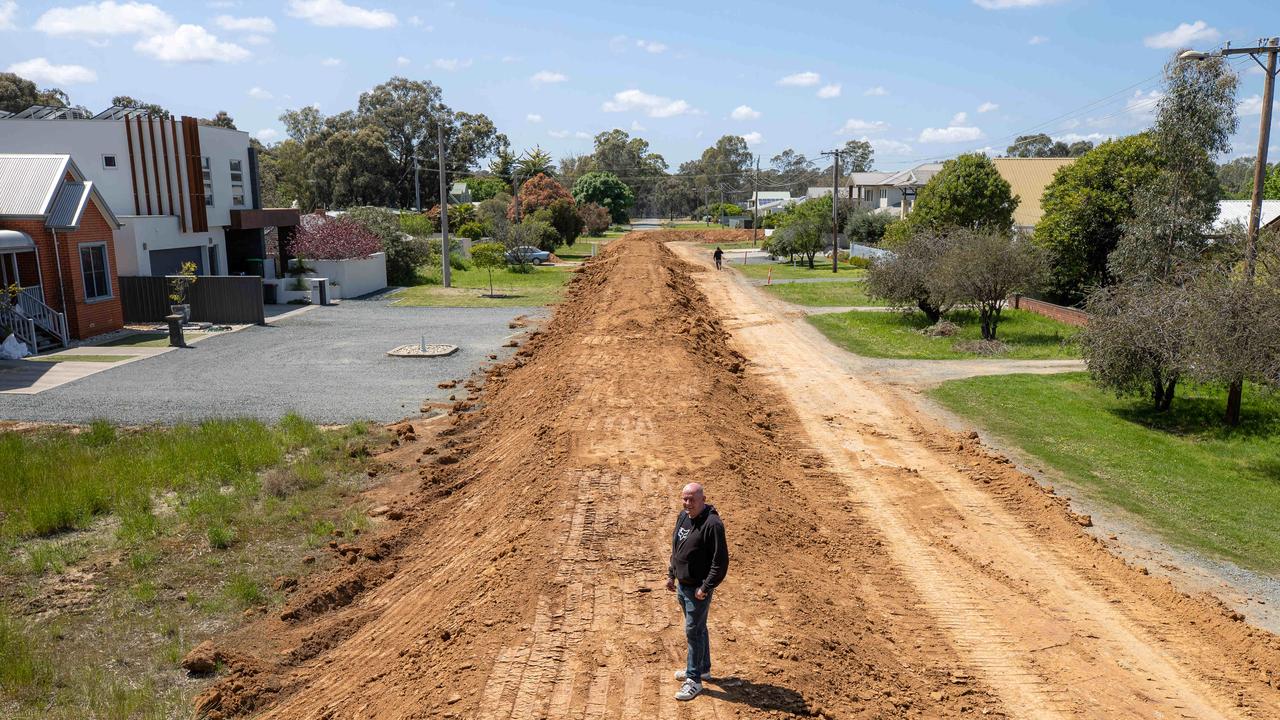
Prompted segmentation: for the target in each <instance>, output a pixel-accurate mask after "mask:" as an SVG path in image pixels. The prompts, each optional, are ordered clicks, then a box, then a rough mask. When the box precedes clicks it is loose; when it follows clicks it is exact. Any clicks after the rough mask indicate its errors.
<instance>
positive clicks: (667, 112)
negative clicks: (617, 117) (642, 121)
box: [600, 89, 693, 118]
mask: <svg viewBox="0 0 1280 720" xmlns="http://www.w3.org/2000/svg"><path fill="white" fill-rule="evenodd" d="M600 109H601V110H604V111H605V112H627V111H629V110H641V111H643V112H644V114H645V115H648V116H649V117H653V118H665V117H674V116H676V115H684V114H685V113H689V112H693V107H691V106H690V105H689V103H687V102H685V101H684V100H672V99H671V98H666V97H662V96H661V95H650V94H649V93H646V92H643V91H641V90H634V89H633V90H623V91H622V92H619V93H615V94H614V96H613V99H612V100H606V101H605V103H604V104H603V105H601V106H600Z"/></svg>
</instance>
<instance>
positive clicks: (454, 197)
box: [449, 182, 471, 205]
mask: <svg viewBox="0 0 1280 720" xmlns="http://www.w3.org/2000/svg"><path fill="white" fill-rule="evenodd" d="M449 202H450V203H452V204H455V205H456V204H458V203H469V202H471V188H469V187H467V184H466V183H465V182H456V183H454V184H453V185H452V186H451V187H450V188H449Z"/></svg>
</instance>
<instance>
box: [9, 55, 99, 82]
mask: <svg viewBox="0 0 1280 720" xmlns="http://www.w3.org/2000/svg"><path fill="white" fill-rule="evenodd" d="M6 72H11V73H17V74H18V75H21V76H22V77H24V78H26V79H28V80H32V81H35V82H38V83H40V84H41V85H43V84H45V83H49V84H52V85H76V84H79V83H91V82H95V81H97V79H98V74H97V73H96V72H94V71H93V70H90V69H89V68H87V67H84V66H82V65H54V64H53V63H50V62H49V61H48V60H46V59H44V58H42V57H38V58H32V59H30V60H24V61H22V62H20V63H14V64H12V65H10V66H9V67H8V68H7V70H6Z"/></svg>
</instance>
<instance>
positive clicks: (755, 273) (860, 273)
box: [725, 253, 867, 280]
mask: <svg viewBox="0 0 1280 720" xmlns="http://www.w3.org/2000/svg"><path fill="white" fill-rule="evenodd" d="M736 259H737V260H738V262H736V263H735V262H732V260H734V257H733V254H732V253H730V255H729V256H728V257H726V258H725V261H726V262H727V263H728V264H729V265H730V266H731V267H732V268H733V269H734V270H737V271H738V272H740V273H742V274H743V275H746V276H747V277H749V278H751V279H752V280H764V279H765V278H767V277H769V271H770V270H773V278H774V279H775V280H793V279H799V278H826V279H844V280H848V279H850V278H860V277H865V276H866V274H867V271H866V270H860V269H858V268H851V267H849V266H848V265H845V264H841V265H840V272H838V273H833V272H831V261H830V260H828V261H827V262H826V264H825V265H824V264H823V263H821V262H819V261H814V264H813V265H814V267H813V269H812V270H810V269H809V266H808V265H805V264H804V263H797V264H796V266H795V267H792V266H791V263H760V264H758V265H757V264H752V265H742V264H740V263H741V262H742V254H741V253H739V254H738V257H737V258H736Z"/></svg>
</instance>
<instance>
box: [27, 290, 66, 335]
mask: <svg viewBox="0 0 1280 720" xmlns="http://www.w3.org/2000/svg"><path fill="white" fill-rule="evenodd" d="M17 305H18V307H19V308H21V309H22V314H23V315H26V316H27V317H28V318H30V319H31V320H33V321H34V322H35V324H36V326H37V327H39V328H41V329H43V330H44V331H45V332H47V333H49V334H50V335H53V336H54V337H56V338H58V341H59V342H60V343H62V345H63V347H66V345H67V343H68V342H70V340H71V337H70V335H69V334H68V332H67V316H66V315H65V314H64V313H60V312H58V311H57V310H54V309H53V308H51V307H49V306H48V305H46V304H45V302H44V293H43V291H42V290H41V288H40V287H39V286H36V287H29V288H23V289H22V292H20V293H18V302H17ZM33 350H34V348H33Z"/></svg>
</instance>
